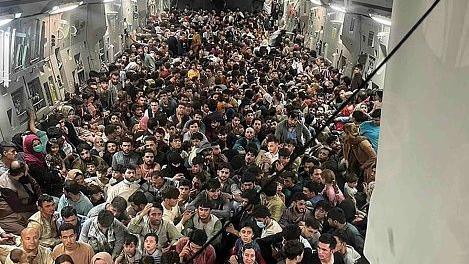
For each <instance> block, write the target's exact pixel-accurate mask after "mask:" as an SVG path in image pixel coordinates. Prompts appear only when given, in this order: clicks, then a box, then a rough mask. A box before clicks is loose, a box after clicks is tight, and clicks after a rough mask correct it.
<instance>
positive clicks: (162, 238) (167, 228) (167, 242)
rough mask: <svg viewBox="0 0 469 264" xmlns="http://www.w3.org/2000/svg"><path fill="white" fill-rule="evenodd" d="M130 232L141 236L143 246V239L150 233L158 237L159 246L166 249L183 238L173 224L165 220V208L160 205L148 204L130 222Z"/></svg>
mask: <svg viewBox="0 0 469 264" xmlns="http://www.w3.org/2000/svg"><path fill="white" fill-rule="evenodd" d="M128 229H129V232H131V233H133V234H136V235H139V237H140V239H141V241H140V244H142V242H143V241H142V240H143V237H145V235H146V234H148V233H155V234H156V235H157V236H158V246H159V247H160V248H166V247H168V246H171V245H173V244H174V243H175V242H176V241H177V240H178V239H179V238H181V237H182V235H181V232H179V231H178V230H177V229H176V227H175V226H174V224H173V223H172V222H168V221H166V220H164V219H163V206H162V205H161V204H159V203H156V204H151V203H150V204H147V205H146V206H145V208H144V209H143V210H142V211H141V212H140V213H138V214H137V216H136V217H134V218H132V220H130V223H129V226H128Z"/></svg>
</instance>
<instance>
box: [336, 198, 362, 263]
mask: <svg viewBox="0 0 469 264" xmlns="http://www.w3.org/2000/svg"><path fill="white" fill-rule="evenodd" d="M327 222H328V223H329V225H330V226H331V227H332V228H333V229H334V231H338V230H342V231H343V233H344V237H345V242H347V245H350V246H352V247H353V248H354V249H356V250H357V251H358V253H360V254H363V247H364V244H365V240H364V239H363V237H362V235H361V234H360V232H358V229H357V228H356V227H355V226H354V225H352V224H350V223H348V222H347V221H346V219H345V213H344V211H343V210H342V209H340V208H338V207H334V208H332V209H331V210H329V212H328V213H327Z"/></svg>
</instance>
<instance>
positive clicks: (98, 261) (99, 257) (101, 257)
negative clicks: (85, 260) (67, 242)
mask: <svg viewBox="0 0 469 264" xmlns="http://www.w3.org/2000/svg"><path fill="white" fill-rule="evenodd" d="M91 264H113V262H112V257H111V254H109V253H107V252H98V253H96V254H95V255H94V256H93V258H92V259H91Z"/></svg>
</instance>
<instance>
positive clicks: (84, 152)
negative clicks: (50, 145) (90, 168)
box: [72, 143, 108, 171]
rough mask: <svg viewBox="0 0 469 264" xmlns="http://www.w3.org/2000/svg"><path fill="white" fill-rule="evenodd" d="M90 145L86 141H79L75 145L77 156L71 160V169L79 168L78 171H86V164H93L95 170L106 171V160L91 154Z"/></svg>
mask: <svg viewBox="0 0 469 264" xmlns="http://www.w3.org/2000/svg"><path fill="white" fill-rule="evenodd" d="M91 149H92V147H91V146H90V145H89V144H88V143H81V144H80V145H78V147H77V152H78V155H79V157H78V158H76V159H75V160H74V161H73V162H72V168H73V169H79V170H80V171H86V169H87V166H86V165H87V164H90V163H91V164H94V166H95V167H96V170H97V171H106V170H107V168H108V165H107V164H106V162H105V161H104V160H103V159H102V158H101V157H98V156H95V155H91V152H90V151H91Z"/></svg>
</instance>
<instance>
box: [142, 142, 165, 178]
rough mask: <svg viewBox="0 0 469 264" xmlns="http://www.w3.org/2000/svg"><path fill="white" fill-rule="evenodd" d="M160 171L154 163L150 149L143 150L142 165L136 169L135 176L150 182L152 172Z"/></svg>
mask: <svg viewBox="0 0 469 264" xmlns="http://www.w3.org/2000/svg"><path fill="white" fill-rule="evenodd" d="M155 170H156V171H159V170H161V166H160V164H158V163H156V162H155V153H154V152H153V150H151V149H145V151H144V152H143V164H141V165H139V166H138V168H137V174H140V175H139V176H140V177H141V178H142V179H144V180H146V181H150V177H151V174H152V173H153V171H155Z"/></svg>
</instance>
